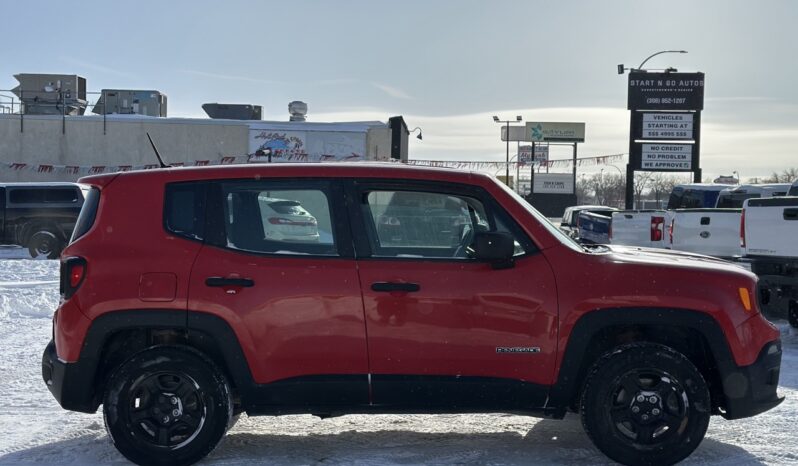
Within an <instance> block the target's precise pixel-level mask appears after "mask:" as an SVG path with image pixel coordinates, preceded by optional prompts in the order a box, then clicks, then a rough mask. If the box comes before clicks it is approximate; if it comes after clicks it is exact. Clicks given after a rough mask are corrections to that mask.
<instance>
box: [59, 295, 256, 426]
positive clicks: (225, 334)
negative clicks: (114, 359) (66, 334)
mask: <svg viewBox="0 0 798 466" xmlns="http://www.w3.org/2000/svg"><path fill="white" fill-rule="evenodd" d="M158 329H165V330H166V329H169V330H177V331H181V332H185V333H184V335H185V337H186V341H187V345H188V346H191V347H195V345H194V344H193V343H198V342H199V343H204V344H206V345H213V348H215V350H216V351H218V353H217V354H215V355H208V356H209V357H211V356H216V357H217V358H216V359H218V358H221V359H222V360H221V361H218V360H216V361H215V362H217V363H218V364H220V365H222V366H223V367H221V369H222V370H223V371H224V372H225V373H226V374H227V375H228V376H229V377H230V378H231V379H232V380H231V382H232V383H233V385H234V386H236V387H237V389H238V391H239V394H240V395H241V398H242V400H247V399H248V398H249V395H250V393H251V390H252V387H253V385H254V382H253V377H252V373H251V371H250V369H249V365H248V363H247V361H246V358H245V356H244V352H243V350H242V349H241V345H240V344H239V342H238V338H237V337H236V335H235V332H233V329H232V328H231V327H230V325H229V324H228V322H227V321H226V320H224V319H222V318H221V317H218V316H215V315H212V314H207V313H204V312H194V311H184V310H152V309H147V310H121V311H112V312H107V313H105V314H102V315H100V316H98V317H97V318H95V319H94V320H93V321H92V323H91V324H90V326H89V329H88V331H87V333H86V337H85V338H84V340H83V347H82V348H81V351H80V357H79V359H78V361H76V362H74V363H69V364H68V365H69V366H72V370H73V372H74V373H75V374H80V377H74V378H73V380H71V384H70V385H72V387H71V389H70V390H69V392H70V394H71V396H70V398H72V399H73V400H74V401H75V404H76V405H77V406H81V407H84V408H88V409H78V410H79V411H84V412H94V411H96V409H97V407H98V406H99V404H100V402H101V397H102V393H101V390H99V389H100V387H99V386H98V385H97V384H98V383H100V384H102V383H104V381H102V380H98V375H99V374H98V369H99V368H100V367H101V365H102V363H103V357H104V355H103V354H102V352H103V350H104V348H105V346H106V344H107V343H108V342H109V341H110V339H111V337H112V336H113V335H115V334H117V333H119V332H123V331H127V330H158ZM209 338H210V339H211V341H207V339H209ZM206 348H207V346H206ZM206 348H203V345H202V344H199V345H198V346H197V347H196V349H198V350H200V351H203V349H206ZM211 359H214V358H213V357H212V358H211Z"/></svg>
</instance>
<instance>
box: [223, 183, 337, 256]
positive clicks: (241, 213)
mask: <svg viewBox="0 0 798 466" xmlns="http://www.w3.org/2000/svg"><path fill="white" fill-rule="evenodd" d="M215 192H217V193H219V195H221V196H222V202H221V204H222V206H223V211H224V221H223V222H222V223H223V225H224V231H225V234H226V247H228V248H230V249H236V250H240V251H246V252H254V253H268V254H289V255H290V254H302V255H307V254H311V255H320V256H335V255H338V248H337V245H336V241H335V234H334V228H333V225H334V223H333V216H332V213H331V210H330V197H329V193H328V191H327V190H326V189H325V188H323V187H319V186H318V184H315V185H314V183H313V182H310V183H308V182H302V181H296V182H288V183H286V182H276V181H260V180H255V181H230V182H222V183H221V186H220V189H219V190H215Z"/></svg>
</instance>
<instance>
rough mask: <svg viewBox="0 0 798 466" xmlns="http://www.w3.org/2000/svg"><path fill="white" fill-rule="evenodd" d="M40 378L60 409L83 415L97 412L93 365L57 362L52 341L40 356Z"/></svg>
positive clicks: (83, 362)
mask: <svg viewBox="0 0 798 466" xmlns="http://www.w3.org/2000/svg"><path fill="white" fill-rule="evenodd" d="M42 378H43V379H44V383H45V384H46V385H47V388H48V389H49V390H50V393H52V394H53V397H55V399H56V401H58V404H60V405H61V407H62V408H64V409H68V410H71V411H79V412H83V413H94V412H96V411H97V407H98V406H99V403H98V402H97V400H96V399H95V397H94V384H93V382H94V365H92V364H87V363H86V361H82V362H76V363H66V362H63V361H61V360H59V359H58V355H57V354H56V351H55V342H54V341H52V340H50V343H49V344H48V345H47V348H45V349H44V354H43V355H42Z"/></svg>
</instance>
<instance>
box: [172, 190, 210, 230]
mask: <svg viewBox="0 0 798 466" xmlns="http://www.w3.org/2000/svg"><path fill="white" fill-rule="evenodd" d="M206 187H207V184H206V183H202V182H200V183H198V182H191V183H173V184H168V185H166V195H165V199H164V227H165V228H166V230H167V231H169V232H171V233H174V234H176V235H179V236H182V237H184V238H189V239H194V240H202V239H203V238H204V237H205V234H204V233H205V190H206Z"/></svg>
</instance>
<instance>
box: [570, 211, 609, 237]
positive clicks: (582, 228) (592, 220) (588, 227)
mask: <svg viewBox="0 0 798 466" xmlns="http://www.w3.org/2000/svg"><path fill="white" fill-rule="evenodd" d="M615 210H617V209H612V210H595V211H589V210H582V211H581V212H579V219H578V220H577V225H579V230H578V235H577V239H578V240H579V242H581V243H585V244H609V242H610V237H611V236H612V223H611V222H612V213H613V211H615Z"/></svg>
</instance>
